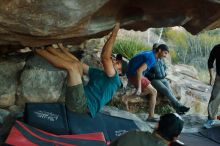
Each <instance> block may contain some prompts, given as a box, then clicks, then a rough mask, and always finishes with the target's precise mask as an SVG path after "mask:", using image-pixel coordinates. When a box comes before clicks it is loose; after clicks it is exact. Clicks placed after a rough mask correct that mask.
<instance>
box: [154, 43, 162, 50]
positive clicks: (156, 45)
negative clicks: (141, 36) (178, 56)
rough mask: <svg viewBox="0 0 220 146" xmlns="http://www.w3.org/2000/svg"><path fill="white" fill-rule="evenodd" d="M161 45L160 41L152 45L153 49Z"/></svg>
mask: <svg viewBox="0 0 220 146" xmlns="http://www.w3.org/2000/svg"><path fill="white" fill-rule="evenodd" d="M159 45H160V44H158V43H154V44H153V47H152V50H156V49H157V47H158V46H159Z"/></svg>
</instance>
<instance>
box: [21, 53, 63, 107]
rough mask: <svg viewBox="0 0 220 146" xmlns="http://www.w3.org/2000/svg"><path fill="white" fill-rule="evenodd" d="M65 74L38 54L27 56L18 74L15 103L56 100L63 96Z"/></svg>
mask: <svg viewBox="0 0 220 146" xmlns="http://www.w3.org/2000/svg"><path fill="white" fill-rule="evenodd" d="M66 75H67V73H66V72H65V71H64V70H60V69H57V68H55V67H53V66H52V65H51V64H50V63H48V62H47V61H46V60H45V59H43V58H41V57H39V56H32V57H29V58H28V60H27V62H26V66H25V68H24V69H23V71H22V73H21V76H20V84H19V88H18V93H17V94H18V98H17V104H18V105H24V104H25V103H26V102H57V101H58V100H59V99H62V97H63V96H64V94H63V93H64V89H65V84H64V83H65V79H66Z"/></svg>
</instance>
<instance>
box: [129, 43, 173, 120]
mask: <svg viewBox="0 0 220 146" xmlns="http://www.w3.org/2000/svg"><path fill="white" fill-rule="evenodd" d="M168 53H169V49H168V47H167V46H166V45H165V44H161V45H159V46H158V47H157V48H156V49H155V50H152V51H145V52H141V53H139V54H137V55H136V56H134V57H133V58H132V59H131V60H130V61H129V64H128V71H127V77H128V80H129V81H130V82H131V83H132V84H133V85H134V86H135V87H136V89H137V90H136V95H148V94H149V96H150V102H149V116H148V120H149V121H155V118H154V108H155V105H156V97H157V90H156V89H155V88H154V87H153V86H152V85H151V84H150V81H149V80H148V79H147V78H146V77H144V74H145V73H146V72H147V71H149V70H150V69H151V68H152V67H153V66H154V65H155V63H156V62H157V60H158V59H160V58H163V57H166V56H167V54H168Z"/></svg>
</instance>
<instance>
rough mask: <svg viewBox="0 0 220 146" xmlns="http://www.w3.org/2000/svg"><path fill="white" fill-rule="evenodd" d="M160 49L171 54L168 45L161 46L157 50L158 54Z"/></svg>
mask: <svg viewBox="0 0 220 146" xmlns="http://www.w3.org/2000/svg"><path fill="white" fill-rule="evenodd" d="M160 49H161V50H162V51H168V52H169V48H168V47H167V45H165V44H160V45H159V46H158V47H157V48H156V52H158V51H159V50H160Z"/></svg>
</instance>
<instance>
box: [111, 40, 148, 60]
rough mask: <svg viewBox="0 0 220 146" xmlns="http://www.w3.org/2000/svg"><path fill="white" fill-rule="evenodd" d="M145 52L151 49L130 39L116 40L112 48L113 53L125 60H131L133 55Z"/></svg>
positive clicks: (140, 42) (138, 41)
mask: <svg viewBox="0 0 220 146" xmlns="http://www.w3.org/2000/svg"><path fill="white" fill-rule="evenodd" d="M146 50H151V47H150V46H149V45H146V44H145V43H143V42H142V41H140V40H138V39H136V38H132V37H131V38H124V39H122V38H120V39H117V40H116V42H115V44H114V46H113V53H115V54H117V53H120V54H122V55H123V56H124V57H125V58H127V59H131V58H132V57H133V56H134V55H136V54H138V53H139V52H141V51H146Z"/></svg>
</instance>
